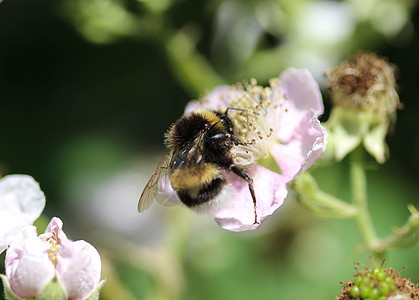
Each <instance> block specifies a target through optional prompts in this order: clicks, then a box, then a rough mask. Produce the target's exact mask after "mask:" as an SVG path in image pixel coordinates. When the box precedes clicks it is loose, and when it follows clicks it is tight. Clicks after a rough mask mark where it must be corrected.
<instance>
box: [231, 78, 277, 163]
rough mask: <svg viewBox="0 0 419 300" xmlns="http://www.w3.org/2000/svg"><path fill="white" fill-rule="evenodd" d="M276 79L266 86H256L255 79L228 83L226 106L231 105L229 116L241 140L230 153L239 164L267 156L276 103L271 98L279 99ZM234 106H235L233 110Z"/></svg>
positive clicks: (275, 116) (272, 130)
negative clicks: (229, 86)
mask: <svg viewBox="0 0 419 300" xmlns="http://www.w3.org/2000/svg"><path fill="white" fill-rule="evenodd" d="M278 85H279V79H276V80H271V82H270V86H269V87H262V86H259V85H257V82H256V80H255V79H251V80H250V81H243V82H242V83H239V84H236V85H233V86H231V88H230V91H229V94H228V95H226V97H228V100H229V101H228V105H229V107H231V108H233V109H232V110H229V111H228V116H229V117H230V119H231V120H232V122H233V125H234V131H235V135H236V136H237V137H238V138H239V139H240V140H241V141H242V142H243V144H241V145H238V147H235V149H233V156H234V158H235V160H236V162H237V163H238V164H242V165H249V164H251V163H252V162H253V161H254V160H257V159H259V158H262V157H266V156H267V155H268V149H267V148H268V147H267V144H269V143H270V140H273V139H272V136H273V134H274V132H275V129H276V128H275V127H274V125H275V124H276V120H275V119H276V118H277V114H276V113H275V110H277V109H278V108H279V105H277V104H273V103H274V102H273V100H276V99H280V98H281V94H280V92H279V90H278V89H275V91H274V92H273V90H274V88H275V87H277V86H278ZM234 108H236V109H234Z"/></svg>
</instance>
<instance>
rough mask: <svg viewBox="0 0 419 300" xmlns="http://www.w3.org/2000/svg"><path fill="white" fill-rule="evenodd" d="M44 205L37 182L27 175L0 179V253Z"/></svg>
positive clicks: (39, 212)
mask: <svg viewBox="0 0 419 300" xmlns="http://www.w3.org/2000/svg"><path fill="white" fill-rule="evenodd" d="M44 207H45V196H44V193H43V192H42V191H41V189H40V187H39V184H38V183H37V182H36V181H35V180H34V179H33V178H32V177H31V176H28V175H8V176H5V177H3V178H2V179H0V253H2V252H3V251H4V250H5V249H6V248H7V246H8V245H9V244H10V242H11V241H12V240H13V237H14V236H15V234H16V233H17V232H19V230H20V229H21V228H23V227H24V226H26V225H31V224H32V223H33V222H34V221H35V220H36V219H37V218H38V217H39V216H40V215H41V213H42V211H43V209H44Z"/></svg>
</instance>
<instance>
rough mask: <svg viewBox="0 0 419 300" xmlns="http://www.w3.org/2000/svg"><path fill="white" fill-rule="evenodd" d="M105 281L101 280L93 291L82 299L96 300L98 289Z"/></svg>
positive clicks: (100, 288)
mask: <svg viewBox="0 0 419 300" xmlns="http://www.w3.org/2000/svg"><path fill="white" fill-rule="evenodd" d="M105 282H106V280H101V281H100V282H99V283H98V284H97V285H96V287H95V288H94V289H93V291H92V292H91V293H90V295H89V296H87V297H86V298H85V299H84V300H98V299H99V295H100V291H101V290H102V287H103V285H104V284H105Z"/></svg>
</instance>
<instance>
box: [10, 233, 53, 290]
mask: <svg viewBox="0 0 419 300" xmlns="http://www.w3.org/2000/svg"><path fill="white" fill-rule="evenodd" d="M50 246H51V245H50V244H49V243H46V242H43V241H42V240H40V239H39V238H38V237H36V229H35V228H34V227H32V226H28V227H26V228H24V229H23V230H22V232H21V233H20V234H19V236H17V238H16V239H15V240H14V241H13V242H12V243H11V245H10V247H9V249H8V250H7V252H6V260H5V266H6V276H7V278H8V279H9V282H10V287H11V288H12V290H13V291H14V293H15V294H16V295H18V296H19V297H23V298H26V297H36V296H37V295H38V292H39V290H40V289H41V288H42V287H43V286H44V285H45V284H46V283H47V282H48V281H50V280H51V279H52V278H53V277H54V275H55V270H54V265H53V264H52V263H51V261H50V260H49V257H48V250H49V248H50Z"/></svg>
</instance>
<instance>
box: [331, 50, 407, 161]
mask: <svg viewBox="0 0 419 300" xmlns="http://www.w3.org/2000/svg"><path fill="white" fill-rule="evenodd" d="M327 77H328V79H329V92H330V96H331V101H332V103H333V108H332V111H331V115H330V119H329V121H328V122H327V127H328V128H329V129H330V133H331V141H332V143H333V146H334V147H333V149H334V151H335V158H336V159H337V160H341V159H342V158H343V157H345V155H346V154H348V153H349V152H351V151H352V150H354V149H355V148H356V147H357V146H358V145H359V144H361V143H363V145H364V147H365V149H366V150H367V151H368V152H369V153H370V154H371V155H372V156H374V157H375V159H376V160H377V161H378V162H380V163H383V162H384V161H385V160H386V158H387V157H388V150H387V145H386V143H385V137H386V135H387V132H388V130H389V128H390V127H391V126H394V124H395V121H396V111H397V109H398V108H399V107H400V101H399V96H398V94H397V91H396V79H395V68H394V66H393V65H391V64H389V63H388V62H387V60H385V59H383V58H380V57H378V56H377V55H375V54H372V53H365V52H360V53H358V54H355V55H353V56H352V57H350V58H349V59H348V61H347V62H344V63H342V64H340V65H338V66H337V67H335V68H334V69H332V70H331V71H330V72H329V73H328V74H327Z"/></svg>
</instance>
